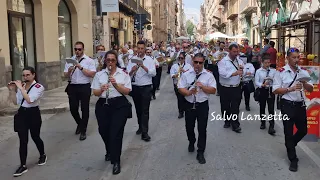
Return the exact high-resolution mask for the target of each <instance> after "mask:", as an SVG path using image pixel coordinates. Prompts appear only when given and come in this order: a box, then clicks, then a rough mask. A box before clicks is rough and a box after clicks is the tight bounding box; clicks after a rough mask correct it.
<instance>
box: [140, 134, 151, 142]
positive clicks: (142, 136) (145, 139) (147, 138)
mask: <svg viewBox="0 0 320 180" xmlns="http://www.w3.org/2000/svg"><path fill="white" fill-rule="evenodd" d="M141 139H142V140H144V141H146V142H149V141H150V140H151V137H150V136H149V135H148V134H147V133H145V134H142V135H141Z"/></svg>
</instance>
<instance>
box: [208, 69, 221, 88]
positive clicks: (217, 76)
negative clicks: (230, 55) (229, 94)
mask: <svg viewBox="0 0 320 180" xmlns="http://www.w3.org/2000/svg"><path fill="white" fill-rule="evenodd" d="M209 70H210V69H209ZM212 74H213V76H214V78H215V79H216V84H217V93H218V94H219V93H220V89H221V85H220V80H219V69H218V65H216V64H213V65H212Z"/></svg>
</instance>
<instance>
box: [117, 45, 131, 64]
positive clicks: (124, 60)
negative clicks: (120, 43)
mask: <svg viewBox="0 0 320 180" xmlns="http://www.w3.org/2000/svg"><path fill="white" fill-rule="evenodd" d="M128 55H129V54H128V49H127V48H125V47H123V48H122V49H121V54H119V56H118V63H119V65H120V68H121V69H125V68H126V67H127V65H128V60H127V59H128V58H123V57H124V56H126V57H127V56H128Z"/></svg>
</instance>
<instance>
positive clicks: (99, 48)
mask: <svg viewBox="0 0 320 180" xmlns="http://www.w3.org/2000/svg"><path fill="white" fill-rule="evenodd" d="M96 50H97V53H96V54H97V56H96V59H95V60H94V62H95V64H96V68H97V72H99V71H101V70H102V66H103V58H104V57H98V55H99V52H102V51H105V50H106V48H105V47H104V46H103V45H99V46H97V47H96Z"/></svg>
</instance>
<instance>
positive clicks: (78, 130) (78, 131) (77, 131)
mask: <svg viewBox="0 0 320 180" xmlns="http://www.w3.org/2000/svg"><path fill="white" fill-rule="evenodd" d="M75 134H76V135H78V134H80V127H79V125H78V126H77V129H76V133H75Z"/></svg>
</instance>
